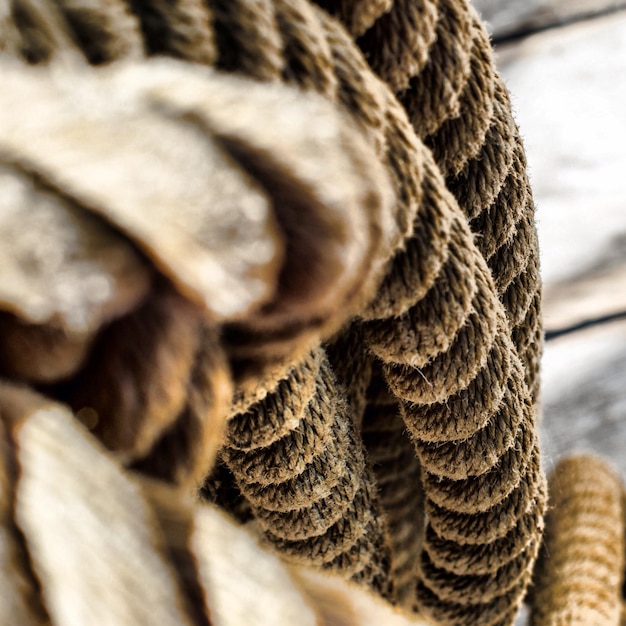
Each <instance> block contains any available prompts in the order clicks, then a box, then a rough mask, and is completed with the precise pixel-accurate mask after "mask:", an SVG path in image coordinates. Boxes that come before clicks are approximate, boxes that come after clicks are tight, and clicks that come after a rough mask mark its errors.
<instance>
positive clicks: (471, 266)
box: [366, 166, 545, 624]
mask: <svg viewBox="0 0 626 626" xmlns="http://www.w3.org/2000/svg"><path fill="white" fill-rule="evenodd" d="M431 167H432V166H431ZM426 180H427V181H428V183H429V184H430V185H433V183H435V184H436V183H437V178H436V176H433V177H432V179H429V177H426ZM425 186H426V185H425ZM425 191H426V193H425V198H424V201H423V204H422V209H423V210H425V211H426V210H428V207H430V206H431V203H432V208H433V210H441V207H445V206H446V203H450V205H452V206H454V201H453V199H452V198H451V196H450V195H449V194H448V192H447V190H445V188H444V187H443V183H442V182H439V183H438V188H437V187H435V188H432V187H430V186H426V190H425ZM435 207H436V208H435ZM452 215H453V218H452V219H451V220H448V228H449V237H450V245H449V247H448V250H447V251H446V252H447V253H448V258H447V261H446V263H445V265H444V269H443V271H441V272H440V273H439V274H438V276H436V277H432V278H431V288H430V289H429V290H427V293H426V294H425V295H424V294H422V293H421V292H420V289H415V290H414V291H413V294H414V295H413V297H414V298H415V300H414V301H413V302H412V301H411V299H410V298H409V294H406V295H405V299H404V302H405V307H406V310H405V311H404V312H402V311H399V313H403V314H402V315H400V316H397V317H385V318H384V319H383V320H381V321H376V320H373V321H372V322H370V323H369V324H368V326H367V327H366V337H367V340H368V343H369V346H370V349H371V350H372V351H373V352H374V354H375V355H376V356H377V357H378V358H380V359H381V360H382V361H383V362H384V364H385V365H384V371H385V375H386V379H387V382H388V384H389V386H390V388H391V390H392V392H393V393H394V394H395V395H396V397H398V398H399V399H401V400H402V402H401V407H402V411H403V416H404V419H405V423H406V425H407V428H408V429H409V431H410V432H411V434H412V436H413V438H414V443H415V446H416V449H417V454H418V456H419V458H420V461H421V464H422V468H423V471H424V491H425V496H426V510H427V516H428V525H427V528H426V535H425V540H424V553H423V558H422V564H421V567H422V571H421V582H420V587H419V589H418V602H419V605H420V608H421V609H422V610H423V611H425V612H426V613H427V614H428V615H430V616H432V617H433V618H435V619H436V620H439V621H443V622H445V623H448V622H450V623H468V622H471V621H475V622H478V623H485V624H491V623H500V622H502V623H509V622H510V621H511V620H512V619H513V616H514V613H515V608H516V607H517V606H519V604H520V602H521V600H522V597H523V595H524V590H525V587H526V585H527V584H528V581H529V576H530V569H531V567H532V564H533V561H534V558H535V556H536V551H537V548H538V541H539V536H540V531H541V528H542V515H543V502H544V498H545V493H544V485H543V478H542V475H541V471H540V468H539V459H538V454H539V451H538V446H537V441H536V434H535V425H534V410H533V407H532V403H531V401H530V398H529V396H528V391H527V388H526V385H525V382H524V373H523V368H522V366H521V363H520V362H519V360H518V358H517V355H516V352H515V349H514V347H513V346H512V344H511V340H510V337H509V333H508V326H507V322H506V317H505V315H504V312H503V311H502V309H501V307H500V306H499V305H498V304H497V300H494V287H493V283H492V280H491V276H490V272H489V270H488V268H487V266H486V264H485V262H484V260H483V259H482V257H480V255H478V254H476V253H475V254H474V255H473V256H474V258H472V254H471V253H472V251H473V250H474V249H473V247H472V245H471V234H470V232H469V229H468V228H467V225H466V222H465V220H464V219H462V218H461V216H459V215H458V214H457V215H454V213H452ZM429 221H430V220H429ZM416 232H420V231H419V230H416ZM411 243H412V242H411ZM415 245H416V248H417V249H420V248H419V243H418V242H416V244H415ZM408 250H409V249H407V252H401V253H400V254H399V255H398V257H397V258H396V259H395V260H394V262H395V263H398V264H401V263H403V264H406V263H408V262H409V259H410V257H409V256H408ZM412 269H413V272H412V274H413V275H415V274H417V273H418V272H417V268H415V267H414V268H412ZM397 275H398V274H395V276H397ZM405 275H406V274H405ZM392 276H394V274H392ZM396 280H397V279H396ZM386 287H387V293H389V294H392V296H395V295H396V294H397V292H398V291H399V290H400V289H402V290H403V292H404V293H405V290H406V289H407V287H406V285H405V283H400V285H399V286H398V285H397V284H394V283H393V282H391V281H390V283H389V284H386ZM418 287H421V289H423V286H419V285H418ZM404 293H403V295H404ZM383 294H384V295H386V294H385V292H383ZM380 296H381V293H380V292H379V298H378V299H377V300H376V302H377V308H382V307H384V305H385V301H384V299H383V298H382V297H380ZM397 301H398V299H397V298H389V302H390V305H393V306H394V308H395V306H396V303H397ZM390 308H391V306H390ZM383 310H384V309H383ZM494 520H496V521H497V523H495V524H494V523H493V522H494Z"/></svg>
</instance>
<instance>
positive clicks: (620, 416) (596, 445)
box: [542, 322, 626, 477]
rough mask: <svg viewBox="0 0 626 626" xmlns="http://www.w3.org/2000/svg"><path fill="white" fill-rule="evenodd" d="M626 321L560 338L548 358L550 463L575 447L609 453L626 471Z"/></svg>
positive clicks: (546, 413) (545, 420)
mask: <svg viewBox="0 0 626 626" xmlns="http://www.w3.org/2000/svg"><path fill="white" fill-rule="evenodd" d="M625 346H626V322H621V323H614V324H611V325H607V326H605V327H600V328H595V329H593V330H589V331H584V332H581V333H579V334H576V335H573V336H568V337H564V338H563V339H562V340H555V341H554V342H551V343H549V344H548V345H547V347H546V354H545V358H544V417H543V424H542V428H543V441H542V443H543V447H544V450H545V452H546V454H545V456H544V458H545V459H546V465H547V468H546V469H550V467H551V465H552V464H553V463H555V462H556V460H557V459H558V458H559V457H560V456H562V455H564V454H566V453H568V452H571V451H573V450H587V451H592V452H596V453H598V454H602V455H604V456H605V457H607V458H609V459H610V460H611V461H612V462H613V463H614V464H615V465H616V466H617V467H618V468H619V469H620V471H621V473H622V476H624V477H626V349H625Z"/></svg>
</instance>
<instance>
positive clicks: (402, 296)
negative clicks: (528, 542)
mask: <svg viewBox="0 0 626 626" xmlns="http://www.w3.org/2000/svg"><path fill="white" fill-rule="evenodd" d="M249 34H250V33H246V45H247V47H249V45H248V44H250V42H254V41H255V38H254V37H250V36H248V35H249ZM253 34H254V33H253ZM333 34H334V35H335V36H336V37H337V38H339V39H340V38H341V35H340V34H338V33H333ZM344 45H345V46H346V50H350V48H349V47H348V45H347V44H344ZM268 50H269V52H271V47H270V48H268ZM355 58H358V57H355ZM266 60H268V63H267V64H262V67H266V66H267V67H266V69H267V68H271V67H273V65H272V60H273V57H272V56H271V54H270V55H269V56H268V57H267V59H266ZM340 60H341V61H343V58H341V59H340ZM229 62H230V60H229ZM218 65H219V63H218ZM224 67H228V65H227V64H225V65H224ZM351 69H352V73H353V69H354V68H351ZM411 169H415V168H411ZM422 169H425V168H422ZM422 174H423V172H422ZM429 177H430V178H432V177H434V178H435V179H436V178H437V174H436V171H435V170H432V171H431V170H429V171H428V172H427V175H425V176H424V179H425V180H426V181H428V179H429ZM430 182H431V183H432V181H430ZM435 187H436V185H435ZM400 197H401V198H402V196H400ZM425 204H426V205H427V206H428V204H429V203H428V202H426V203H425ZM425 213H426V212H422V213H421V214H420V216H419V217H420V218H421V219H422V220H423V222H420V223H419V224H417V225H416V230H417V226H420V227H425V229H424V231H423V232H420V235H421V236H423V239H422V241H421V242H420V243H424V244H425V246H424V249H425V250H426V253H425V254H424V258H425V259H426V261H425V262H424V263H423V264H421V265H420V266H418V267H417V268H416V267H411V266H410V265H409V266H408V268H409V270H410V275H412V276H413V279H414V281H415V279H416V278H418V279H419V280H425V281H426V285H428V282H429V281H430V283H432V282H433V281H434V278H435V275H436V271H437V270H438V269H439V268H440V267H441V265H442V263H443V261H444V260H445V253H446V252H447V236H448V234H447V232H446V227H445V219H444V220H443V242H442V241H441V238H437V237H433V236H432V235H431V234H432V233H433V232H434V233H436V234H437V235H440V234H441V232H442V220H441V218H440V216H437V215H436V213H435V214H434V215H433V214H432V213H431V214H430V215H428V214H427V213H426V219H424V214H425ZM431 218H432V219H431ZM446 219H448V218H447V217H446ZM448 221H449V222H450V221H451V220H449V219H448ZM459 228H460V226H459ZM462 234H463V233H462ZM428 235H431V236H428ZM420 238H421V237H420ZM466 239H467V242H466V243H467V245H468V246H469V247H470V249H473V248H472V246H473V244H472V243H471V240H469V238H467V237H466ZM433 240H434V241H433ZM433 249H434V253H430V252H432V251H433ZM404 256H407V257H409V256H410V255H404ZM396 265H397V264H396ZM396 265H394V267H396ZM400 265H401V263H400ZM390 285H391V289H390ZM422 287H423V285H422ZM384 289H387V291H390V290H391V291H394V292H396V293H395V294H394V295H393V298H392V299H391V300H390V299H387V301H386V305H385V306H386V309H387V310H386V313H387V312H388V311H389V309H390V304H389V303H390V302H391V309H392V310H394V311H398V312H399V313H402V312H403V306H404V305H405V304H406V302H407V299H408V300H409V304H413V302H414V301H415V300H413V301H411V296H410V295H408V294H407V293H406V287H405V288H399V287H398V285H397V284H395V285H394V284H393V281H388V282H387V284H386V285H385V287H384ZM424 291H426V288H422V289H421V290H420V289H418V290H417V298H419V297H420V296H422V295H424ZM486 294H487V299H488V294H489V288H487V289H486ZM411 295H413V296H415V295H416V294H411ZM483 296H485V294H483ZM417 298H416V299H417ZM496 309H497V307H496ZM492 326H493V325H492ZM492 330H493V328H492ZM444 343H445V342H444ZM507 347H508V346H505V348H507ZM479 349H480V346H479ZM470 367H471V365H470ZM522 441H523V443H524V444H525V445H524V446H523V448H522V451H521V453H523V454H524V455H525V454H526V453H527V451H528V449H530V448H532V436H531V438H530V440H528V438H526V439H524V440H522ZM518 461H519V459H518ZM515 471H516V470H513V474H515ZM505 473H506V472H505ZM427 482H428V481H427ZM452 552H454V549H453V550H452ZM475 582H476V581H475ZM482 582H483V581H480V583H482ZM501 600H502V601H501V602H500V604H507V602H509V601H510V600H511V598H508V597H507V598H504V599H501ZM512 604H513V605H514V604H515V602H514V601H513V602H512Z"/></svg>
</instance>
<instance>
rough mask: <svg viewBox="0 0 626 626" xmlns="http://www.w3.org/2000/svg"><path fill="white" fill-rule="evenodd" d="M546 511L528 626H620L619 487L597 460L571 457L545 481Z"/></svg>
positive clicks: (621, 544) (621, 514)
mask: <svg viewBox="0 0 626 626" xmlns="http://www.w3.org/2000/svg"><path fill="white" fill-rule="evenodd" d="M549 484H550V510H549V512H548V515H547V518H546V534H545V540H544V546H543V548H542V550H541V558H540V559H539V562H538V565H537V569H536V572H535V580H534V593H533V598H532V613H531V619H530V623H531V624H541V625H542V626H544V625H545V626H550V625H552V624H572V625H575V624H581V625H582V624H598V625H600V624H607V625H608V624H611V625H616V624H619V623H620V615H621V609H622V584H623V581H624V554H625V553H624V509H623V506H624V505H623V495H622V490H623V488H622V483H621V481H620V479H619V477H618V476H617V475H616V474H615V472H614V471H613V469H612V468H611V467H609V466H608V465H607V464H606V463H605V462H604V461H602V460H601V459H598V458H595V457H590V456H573V457H570V458H567V459H564V460H562V461H560V462H559V463H558V465H557V466H556V467H555V469H554V471H553V472H552V475H551V477H550V480H549Z"/></svg>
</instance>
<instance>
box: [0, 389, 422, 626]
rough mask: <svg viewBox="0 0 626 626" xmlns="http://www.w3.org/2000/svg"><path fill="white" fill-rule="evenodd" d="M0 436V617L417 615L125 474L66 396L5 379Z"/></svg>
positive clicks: (318, 624)
mask: <svg viewBox="0 0 626 626" xmlns="http://www.w3.org/2000/svg"><path fill="white" fill-rule="evenodd" d="M0 441H1V443H2V451H3V454H2V456H1V457H0V486H1V487H2V489H1V490H0V546H1V548H2V551H1V556H0V597H1V598H2V602H0V622H1V623H2V624H10V623H11V624H20V626H43V625H44V624H58V625H63V626H82V625H84V624H94V623H106V624H117V625H119V626H134V625H136V624H152V623H154V624H159V625H163V626H208V625H209V624H212V625H215V626H241V624H244V623H245V624H250V625H251V626H264V625H265V624H268V623H271V624H273V625H275V626H292V625H293V624H294V623H298V624H302V625H303V626H330V625H331V624H344V623H345V624H348V623H349V624H354V625H355V626H378V624H389V625H390V626H409V625H410V624H414V626H421V625H422V622H421V621H417V620H415V621H414V620H409V619H407V618H405V617H404V616H401V615H399V614H397V613H395V612H393V611H392V610H391V608H390V607H389V606H388V605H384V604H383V603H382V602H380V601H377V600H378V599H377V598H375V597H373V596H372V595H370V594H365V593H363V592H362V591H361V590H359V589H357V588H356V587H355V586H353V585H347V584H346V583H345V582H344V581H342V580H340V579H337V578H336V577H333V576H328V575H325V576H320V575H319V574H317V573H314V572H311V571H309V570H306V569H303V568H294V567H292V568H287V567H286V566H285V565H284V564H283V563H281V562H280V561H279V560H278V559H277V558H276V556H275V555H272V554H270V553H269V552H267V551H266V550H264V549H263V548H262V546H260V545H259V543H258V541H257V539H256V538H254V537H253V536H252V534H250V533H249V532H247V531H246V530H244V529H243V528H241V527H238V526H237V525H236V524H235V523H233V522H232V521H231V520H229V519H227V517H226V516H225V515H224V514H223V513H222V512H220V511H218V510H217V509H216V508H214V507H208V506H200V505H199V504H198V503H197V502H196V503H193V502H191V501H190V499H189V497H188V496H185V495H184V494H183V493H181V491H180V490H177V489H174V488H172V487H171V486H170V485H168V484H166V483H162V482H159V481H155V480H149V479H146V478H145V477H143V476H141V475H138V474H136V473H132V472H128V471H126V470H125V469H124V468H123V467H122V465H121V464H120V463H119V460H118V459H116V458H114V457H113V456H112V455H111V454H110V453H109V452H108V451H107V450H105V449H104V448H103V447H102V445H101V444H100V443H99V442H98V441H97V439H96V438H95V437H93V436H92V435H91V434H90V433H89V432H88V431H87V430H86V429H84V428H83V427H82V426H81V425H80V423H79V422H78V420H76V419H75V417H74V416H72V415H71V413H70V412H69V411H68V410H67V409H66V408H65V407H63V406H61V405H57V404H55V403H53V402H51V401H49V400H48V399H46V398H43V397H42V396H38V395H36V394H34V393H33V392H31V391H29V390H27V389H26V388H25V387H22V386H19V385H14V384H11V383H7V382H6V381H0ZM86 468H88V471H85V469H86ZM251 565H253V567H251Z"/></svg>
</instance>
